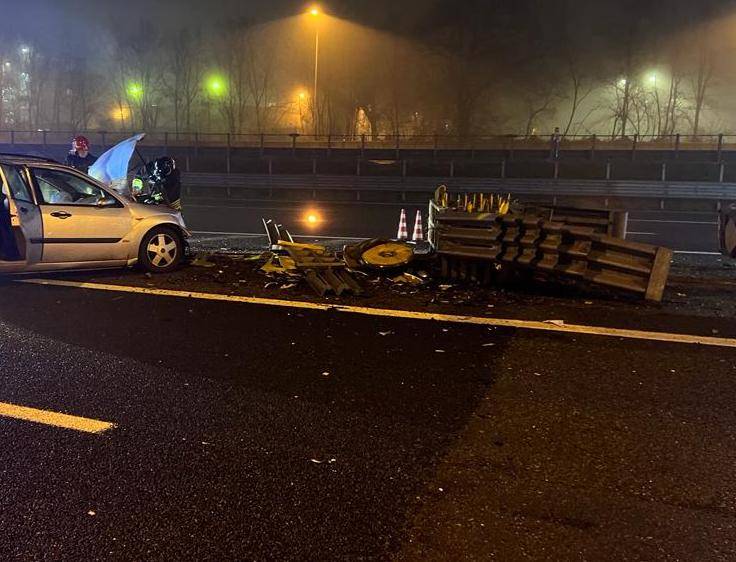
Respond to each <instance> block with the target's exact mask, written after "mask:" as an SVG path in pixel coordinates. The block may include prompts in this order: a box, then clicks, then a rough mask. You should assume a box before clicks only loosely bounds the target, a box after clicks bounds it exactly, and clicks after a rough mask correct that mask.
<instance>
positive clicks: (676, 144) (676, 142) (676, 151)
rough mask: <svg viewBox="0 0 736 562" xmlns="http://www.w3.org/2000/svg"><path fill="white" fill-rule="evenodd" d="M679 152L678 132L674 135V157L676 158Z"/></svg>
mask: <svg viewBox="0 0 736 562" xmlns="http://www.w3.org/2000/svg"><path fill="white" fill-rule="evenodd" d="M679 153H680V133H677V134H676V135H675V158H677V156H678V154H679Z"/></svg>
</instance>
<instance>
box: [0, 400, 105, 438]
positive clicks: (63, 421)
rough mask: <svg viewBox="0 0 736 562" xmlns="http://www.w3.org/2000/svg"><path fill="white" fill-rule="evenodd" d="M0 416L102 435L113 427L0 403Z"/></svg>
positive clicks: (86, 419) (65, 415)
mask: <svg viewBox="0 0 736 562" xmlns="http://www.w3.org/2000/svg"><path fill="white" fill-rule="evenodd" d="M0 416H2V417H6V418H13V419H17V420H24V421H29V422H33V423H40V424H44V425H51V426H54V427H61V428H64V429H73V430H75V431H81V432H84V433H103V432H105V431H107V430H108V429H112V428H114V427H115V424H114V423H110V422H106V421H100V420H94V419H91V418H83V417H79V416H72V415H69V414H61V413H59V412H51V411H49V410H38V409H36V408H28V407H27V406H18V405H16V404H9V403H7V402H0Z"/></svg>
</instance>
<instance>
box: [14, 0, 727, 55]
mask: <svg viewBox="0 0 736 562" xmlns="http://www.w3.org/2000/svg"><path fill="white" fill-rule="evenodd" d="M320 5H321V6H322V7H323V8H324V9H325V10H326V11H328V12H329V13H331V14H334V15H335V16H337V17H339V18H343V19H347V20H350V21H353V22H355V23H358V24H361V25H365V26H367V27H375V28H378V29H383V30H386V31H390V32H393V33H397V34H399V35H403V36H407V37H410V38H412V37H415V36H417V35H420V34H422V33H423V32H426V31H427V30H432V29H433V28H434V27H439V26H441V25H442V23H443V21H445V20H447V19H448V18H452V17H460V16H462V15H466V16H467V14H472V17H473V18H477V21H479V22H484V23H485V22H488V24H489V26H490V25H492V24H493V21H494V16H495V15H496V14H497V13H498V12H499V11H509V12H511V13H514V12H516V13H517V15H518V16H519V19H518V24H517V25H518V26H519V27H520V28H523V27H526V26H528V27H529V28H533V27H534V26H535V25H538V22H532V21H530V18H526V15H525V14H527V13H528V14H532V18H533V17H534V14H544V13H545V12H549V13H554V14H556V15H560V13H561V12H562V13H567V14H568V17H567V18H566V19H567V20H568V21H569V22H570V24H571V25H576V24H578V23H579V24H583V25H581V27H579V28H578V29H577V30H576V33H579V34H580V36H581V37H582V38H584V37H585V36H587V35H591V36H594V35H595V34H596V33H597V30H596V29H595V25H596V24H601V25H604V26H606V27H609V26H611V25H613V26H615V25H617V24H619V23H621V24H623V23H624V21H623V20H625V19H627V18H629V17H632V16H631V15H630V14H631V12H636V13H637V14H638V15H636V16H635V17H639V18H641V17H645V18H646V19H647V26H648V27H649V28H650V29H651V34H653V35H665V36H666V35H667V34H671V33H676V32H677V31H678V29H675V27H676V25H677V24H675V23H673V22H672V21H671V19H672V18H671V15H672V14H673V13H677V12H681V15H680V17H679V19H680V20H681V21H682V22H686V25H693V24H695V23H697V22H698V21H700V20H705V19H708V18H709V17H712V18H715V17H718V16H720V15H722V14H727V13H730V12H736V2H735V1H733V0H656V1H655V0H587V1H586V0H562V1H560V0H547V1H540V0H486V1H478V0H451V1H449V0H370V1H366V0H330V1H326V2H322V3H320ZM308 6H309V3H308V2H304V1H300V0H121V1H119V2H116V1H111V0H26V1H19V0H0V13H2V14H3V15H4V17H3V18H2V21H0V37H2V36H3V35H6V34H11V35H28V34H33V35H36V36H37V37H36V39H37V40H39V41H41V42H48V43H49V45H48V47H53V46H54V45H58V44H59V43H61V42H64V43H68V44H75V46H76V47H81V46H83V45H84V44H85V38H86V37H87V36H89V35H93V34H95V33H104V32H106V31H108V30H110V29H112V28H115V27H119V26H121V25H122V26H135V25H137V23H138V22H140V21H141V20H146V21H148V22H150V23H151V24H153V25H154V26H156V27H160V28H163V29H165V28H170V27H179V26H192V25H197V26H203V27H212V28H215V29H216V28H217V26H218V25H219V24H222V23H223V22H227V21H232V20H234V19H245V18H249V19H253V20H258V21H268V20H276V19H280V18H286V17H290V16H293V15H295V14H299V13H302V12H304V10H305V9H306V8H307V7H308ZM8 14H12V17H7V16H8ZM539 17H540V19H541V20H542V23H544V16H543V15H542V16H539ZM547 31H548V32H552V33H554V30H553V29H552V30H547ZM44 38H45V39H46V41H44Z"/></svg>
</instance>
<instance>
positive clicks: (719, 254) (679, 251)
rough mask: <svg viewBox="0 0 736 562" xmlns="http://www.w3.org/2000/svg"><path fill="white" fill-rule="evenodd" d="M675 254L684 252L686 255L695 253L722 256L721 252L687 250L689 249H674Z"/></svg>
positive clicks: (696, 254) (697, 254)
mask: <svg viewBox="0 0 736 562" xmlns="http://www.w3.org/2000/svg"><path fill="white" fill-rule="evenodd" d="M674 253H675V254H686V255H695V256H722V255H723V254H722V253H721V252H695V251H689V250H675V252H674Z"/></svg>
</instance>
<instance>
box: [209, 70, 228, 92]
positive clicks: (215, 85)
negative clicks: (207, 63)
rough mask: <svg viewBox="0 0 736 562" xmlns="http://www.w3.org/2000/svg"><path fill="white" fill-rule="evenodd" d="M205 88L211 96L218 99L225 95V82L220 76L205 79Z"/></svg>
mask: <svg viewBox="0 0 736 562" xmlns="http://www.w3.org/2000/svg"><path fill="white" fill-rule="evenodd" d="M206 86H207V91H208V92H209V93H210V95H211V96H214V97H219V96H222V95H223V94H224V93H225V89H226V82H225V79H224V78H222V76H217V75H212V76H210V77H209V78H207V83H206Z"/></svg>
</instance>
